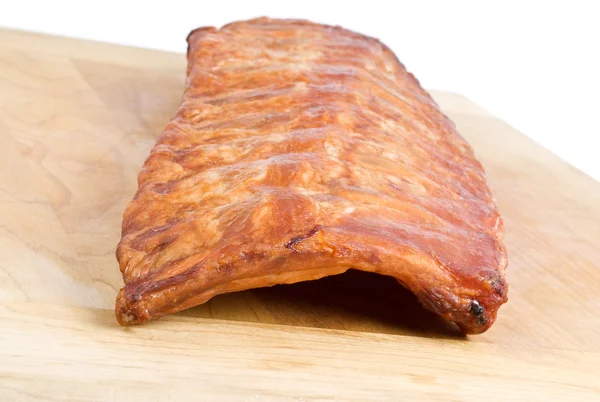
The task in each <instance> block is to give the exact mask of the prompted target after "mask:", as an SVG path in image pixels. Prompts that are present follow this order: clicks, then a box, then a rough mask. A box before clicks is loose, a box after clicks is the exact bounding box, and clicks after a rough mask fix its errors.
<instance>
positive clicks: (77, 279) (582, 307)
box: [0, 30, 600, 401]
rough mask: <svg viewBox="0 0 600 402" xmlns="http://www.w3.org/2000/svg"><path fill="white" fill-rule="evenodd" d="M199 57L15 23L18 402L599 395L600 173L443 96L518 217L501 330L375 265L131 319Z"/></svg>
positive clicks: (3, 378)
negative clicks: (437, 309)
mask: <svg viewBox="0 0 600 402" xmlns="http://www.w3.org/2000/svg"><path fill="white" fill-rule="evenodd" d="M182 40H184V38H182ZM185 65H186V62H185V56H184V55H181V54H171V53H164V52H158V51H151V50H142V49H135V48H128V47H121V46H115V45H109V44H102V43H94V42H89V41H81V40H74V39H65V38H59V37H52V36H44V35H38V34H31V33H23V32H17V31H11V30H0V388H1V389H0V395H2V396H1V397H0V399H1V400H2V401H7V400H32V401H35V400H48V399H51V400H57V401H66V400H111V401H112V400H128V401H131V400H185V399H192V400H202V401H210V400H214V401H224V400H233V401H325V400H327V401H329V400H340V401H355V400H373V401H398V400H407V399H413V398H415V397H421V398H424V399H439V400H444V401H447V400H484V399H485V400H506V399H508V398H515V399H522V400H534V399H535V400H553V399H554V400H568V399H570V400H576V401H580V400H584V399H589V400H600V184H599V183H597V182H595V181H593V180H592V179H591V178H589V177H587V176H586V175H584V174H582V173H581V172H579V171H577V170H576V169H574V168H573V167H571V166H569V165H568V164H567V163H565V162H564V161H562V160H560V159H558V158H557V157H556V156H554V155H552V154H551V153H550V152H548V151H546V150H545V149H543V148H542V147H540V146H539V145H537V144H535V143H534V142H532V141H531V140H529V139H528V138H527V137H525V136H523V135H522V134H520V133H518V132H517V131H516V130H514V129H513V128H511V127H510V126H509V125H507V124H506V123H504V122H502V121H500V120H498V119H497V118H495V117H493V116H491V115H489V114H488V113H486V112H485V111H484V110H482V109H481V108H479V107H477V106H476V105H474V104H473V103H471V102H470V101H468V100H467V99H465V98H464V97H462V96H460V95H456V94H449V93H434V96H435V98H436V99H437V100H438V101H439V103H440V105H441V106H442V108H443V109H444V111H445V112H446V113H447V114H448V115H449V116H450V117H451V118H452V119H453V120H454V121H455V122H456V124H457V126H458V128H459V131H460V132H461V133H462V134H463V135H464V136H465V137H466V138H467V139H468V141H469V142H470V143H471V144H472V145H473V147H474V148H475V151H476V154H477V155H478V156H479V158H480V159H481V161H482V163H483V164H484V166H485V168H486V170H487V172H488V176H489V183H490V186H491V187H492V190H493V191H494V193H495V195H496V197H497V200H498V205H499V208H500V210H501V212H502V213H503V215H504V218H505V224H506V243H507V247H508V251H509V273H508V279H509V283H510V286H511V287H510V292H509V298H510V301H509V303H508V304H507V305H505V306H504V307H502V308H501V310H500V315H499V319H498V321H497V323H496V324H495V325H494V326H493V327H492V329H491V330H490V331H488V332H487V333H485V334H483V335H480V336H472V337H464V336H461V335H460V334H459V333H458V332H457V331H456V329H455V328H454V327H453V326H452V325H449V324H446V323H444V322H443V321H442V320H440V319H438V318H437V317H436V316H435V315H433V314H431V313H428V312H426V311H425V310H423V309H422V308H421V307H420V306H419V305H418V303H417V302H416V300H415V298H414V297H413V296H412V295H411V294H410V293H409V292H407V291H405V290H404V289H403V288H402V287H401V286H399V285H398V284H397V283H396V282H395V281H394V280H391V279H389V278H386V277H380V276H377V275H372V274H365V273H361V272H348V273H346V274H343V275H340V276H337V277H330V278H326V279H323V280H320V281H316V282H307V283H300V284H296V285H290V286H278V287H273V288H268V289H260V290H255V291H248V292H241V293H235V294H230V295H223V296H219V297H216V298H215V299H213V300H211V301H210V302H209V303H206V304H205V305H203V306H200V307H197V308H194V309H192V310H189V311H186V312H183V313H181V314H178V315H175V316H172V317H166V318H164V319H161V320H159V321H156V322H153V323H150V324H148V325H145V326H139V327H131V328H121V327H119V326H118V325H117V323H116V321H115V318H114V313H113V310H112V309H113V305H114V299H115V296H116V293H117V291H118V289H119V288H120V287H121V286H122V280H121V277H120V273H119V269H118V266H117V263H116V260H115V257H114V250H115V245H116V244H117V241H118V239H119V232H120V224H121V214H122V212H123V209H124V207H125V205H126V203H127V202H128V201H129V199H130V198H131V197H132V195H133V193H134V191H135V188H136V176H137V173H138V170H139V168H140V166H141V164H142V162H143V160H144V159H145V157H146V155H147V154H148V152H149V150H150V148H151V147H152V145H153V143H154V141H155V139H156V138H157V136H158V135H159V133H160V132H161V130H162V128H163V126H164V125H165V123H166V122H167V120H168V119H169V118H170V117H171V115H172V114H173V113H174V111H175V109H176V107H177V106H178V103H179V98H180V96H181V93H182V90H183V84H184V79H185ZM417 73H418V72H417ZM417 75H418V74H417ZM515 97H516V98H517V97H518V94H515ZM549 118H551V116H549ZM565 135H568V133H565Z"/></svg>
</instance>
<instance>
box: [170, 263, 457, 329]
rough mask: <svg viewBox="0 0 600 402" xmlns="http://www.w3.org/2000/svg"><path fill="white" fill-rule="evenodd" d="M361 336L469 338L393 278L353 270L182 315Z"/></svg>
mask: <svg viewBox="0 0 600 402" xmlns="http://www.w3.org/2000/svg"><path fill="white" fill-rule="evenodd" d="M180 314H182V315H186V316H195V317H204V318H217V319H227V320H234V321H251V322H262V323H271V324H280V325H292V326H304V327H313V328H327V329H338V330H348V331H358V332H372V333H385V334H399V335H414V336H424V337H432V338H446V339H466V337H465V335H463V334H462V333H461V332H460V330H459V329H458V328H457V327H456V325H454V324H452V323H449V322H447V321H445V320H444V319H442V318H440V317H439V316H437V315H436V314H434V313H432V312H430V311H428V310H425V309H424V308H423V307H422V306H421V305H420V304H419V302H418V300H417V298H416V296H415V295H414V294H413V293H412V292H410V291H409V290H407V289H406V288H404V287H403V286H402V285H400V284H399V283H398V282H397V281H396V280H395V279H394V278H392V277H389V276H384V275H379V274H374V273H369V272H362V271H357V270H349V271H348V272H346V273H344V274H340V275H335V276H329V277H326V278H323V279H319V280H316V281H307V282H300V283H296V284H292V285H277V286H273V287H268V288H259V289H252V290H248V291H244V292H236V293H230V294H224V295H219V296H217V297H215V298H213V299H211V300H210V301H209V302H207V303H205V304H204V305H201V306H198V307H195V308H193V309H190V310H187V311H186V312H182V313H180Z"/></svg>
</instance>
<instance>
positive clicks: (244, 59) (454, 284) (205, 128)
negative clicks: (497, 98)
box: [116, 18, 507, 333]
mask: <svg viewBox="0 0 600 402" xmlns="http://www.w3.org/2000/svg"><path fill="white" fill-rule="evenodd" d="M188 44H189V49H188V71H187V73H188V79H187V87H186V90H185V94H184V96H183V100H182V103H181V106H180V108H179V109H178V111H177V113H176V115H175V117H174V118H173V119H172V120H171V121H170V122H169V123H168V125H167V127H166V128H165V130H164V132H163V134H162V135H161V136H160V138H159V140H158V142H157V144H156V146H155V147H154V149H153V150H152V152H151V153H150V156H149V157H148V159H147V160H146V162H145V163H144V166H143V168H142V170H141V173H140V175H139V178H138V182H139V188H138V191H137V193H136V195H135V198H134V199H133V200H132V201H131V203H130V204H129V206H128V207H127V209H126V211H125V214H124V219H123V227H122V239H121V242H120V243H119V246H118V249H117V258H118V260H119V263H120V268H121V272H122V274H123V278H124V281H125V287H124V288H123V289H122V290H121V291H120V293H119V295H118V297H117V303H116V314H117V319H118V321H119V322H120V323H121V324H123V325H125V324H135V323H143V322H146V321H148V320H150V319H154V318H157V317H160V316H163V315H165V314H170V313H175V312H177V311H180V310H183V309H186V308H189V307H192V306H196V305H198V304H201V303H204V302H206V301H207V300H209V299H210V298H211V297H213V296H215V295H218V294H221V293H226V292H234V291H239V290H243V289H250V288H257V287H264V286H272V285H276V284H289V283H294V282H299V281H307V280H314V279H319V278H322V277H324V276H328V275H335V274H339V273H342V272H344V271H346V270H348V269H350V268H355V269H358V270H363V271H370V272H376V273H380V274H383V275H389V276H393V277H395V278H396V279H397V280H398V281H399V282H400V283H401V284H402V285H404V286H405V287H407V288H408V289H410V290H411V291H413V292H414V293H415V294H416V296H417V297H418V299H419V300H420V302H421V303H422V305H423V306H425V307H426V308H427V309H430V310H432V311H434V312H436V313H438V314H440V315H441V316H442V317H444V318H445V319H447V320H450V321H453V322H455V323H456V324H457V325H458V326H459V327H460V328H461V329H462V330H463V331H464V332H465V333H481V332H483V331H485V330H486V329H487V328H489V327H490V326H491V325H492V323H493V322H494V320H495V318H496V313H497V310H498V308H499V306H500V305H501V304H502V303H504V302H505V301H506V299H507V298H506V293H507V285H506V281H505V268H506V264H507V257H506V251H505V248H504V245H503V243H502V238H503V226H502V220H501V218H500V215H499V214H498V212H497V210H496V206H495V202H494V199H493V197H492V194H491V192H490V190H489V189H488V187H487V185H486V179H485V175H484V172H483V169H482V167H481V165H480V164H479V162H478V161H477V160H476V159H475V157H474V155H473V151H472V150H471V148H470V147H469V145H468V144H467V143H466V142H465V141H464V140H463V138H462V137H461V136H460V135H459V134H458V133H457V131H456V129H455V126H454V124H453V123H452V122H451V121H450V120H449V119H448V118H447V117H446V116H444V115H443V114H442V113H441V112H440V110H439V108H438V106H437V105H436V103H435V102H434V101H433V100H432V99H431V97H430V96H429V94H428V93H427V92H425V91H424V90H423V89H422V88H421V87H420V85H419V83H418V81H417V80H416V79H415V78H414V77H413V76H412V75H411V74H409V73H408V72H407V71H406V70H405V68H404V66H403V65H402V64H401V63H400V62H399V61H398V60H397V58H396V57H395V56H394V54H393V53H392V52H391V51H390V50H389V49H388V48H387V47H385V46H384V45H383V44H381V43H380V42H379V41H377V40H376V39H373V38H369V37H366V36H363V35H359V34H357V33H354V32H350V31H348V30H345V29H342V28H339V27H331V26H325V25H319V24H314V23H310V22H308V21H298V20H271V19H266V18H260V19H256V20H251V21H244V22H236V23H233V24H230V25H227V26H225V27H223V28H221V29H215V28H200V29H197V30H195V31H193V32H192V33H191V34H190V36H189V37H188ZM390 308H393V306H391V307H390Z"/></svg>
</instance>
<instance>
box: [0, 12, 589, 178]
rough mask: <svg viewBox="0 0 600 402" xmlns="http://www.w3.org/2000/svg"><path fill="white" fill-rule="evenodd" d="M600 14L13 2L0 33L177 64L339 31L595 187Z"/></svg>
mask: <svg viewBox="0 0 600 402" xmlns="http://www.w3.org/2000/svg"><path fill="white" fill-rule="evenodd" d="M599 3H600V2H596V1H593V0H589V1H566V0H565V1H554V2H553V1H539V2H537V1H527V0H522V1H410V2H409V1H386V2H384V1H375V0H371V1H361V2H351V1H325V0H321V1H294V2H289V1H258V0H253V1H221V0H211V1H200V0H196V1H168V2H156V3H152V2H150V1H145V2H141V1H132V2H125V1H124V0H121V1H91V2H72V3H71V2H66V1H56V0H54V1H43V2H42V1H28V0H15V1H7V2H4V3H3V4H2V5H0V26H4V27H12V28H18V29H25V30H32V31H39V32H46V33H53V34H59V35H67V36H73V37H80V38H87V39H95V40H99V41H106V42H113V43H120V44H125V45H133V46H139V47H147V48H154V49H161V50H168V51H174V52H185V50H186V42H185V38H186V36H187V34H188V32H189V31H190V30H191V29H193V28H196V27H198V26H206V25H214V26H221V25H223V24H225V23H228V22H231V21H234V20H239V19H247V18H252V17H257V16H262V15H266V16H270V17H287V18H307V19H311V20H314V21H316V22H323V23H328V24H333V25H341V26H344V27H346V28H349V29H352V30H355V31H359V32H361V33H365V34H367V35H369V36H374V37H377V38H379V39H381V40H382V41H383V42H384V43H386V44H387V45H388V46H389V47H391V48H392V50H393V51H394V52H395V53H396V54H397V55H398V57H399V58H400V60H401V61H402V62H404V64H405V65H406V66H407V68H408V69H409V70H410V71H412V72H413V73H414V74H415V75H416V76H417V78H419V80H420V81H421V83H422V84H423V86H425V87H426V88H427V89H438V90H447V91H453V92H458V93H462V94H464V95H466V96H467V97H468V98H470V99H471V100H473V101H474V102H475V103H477V104H478V105H480V106H482V107H483V108H485V109H487V110H488V111H490V112H491V113H492V114H494V115H496V116H498V117H500V118H502V119H503V120H505V121H507V122H508V123H510V124H511V125H513V126H514V127H516V128H517V129H519V130H520V131H522V132H523V133H525V134H526V135H528V136H530V137H531V138H533V139H534V140H535V141H537V142H538V143H540V144H542V145H543V146H545V147H546V148H548V149H550V150H551V151H552V152H554V153H556V154H557V155H559V156H560V157H562V158H563V159H566V160H567V161H569V162H570V163H571V164H573V165H574V166H576V167H578V168H579V169H581V170H582V171H584V172H586V173H587V174H589V175H590V176H592V177H594V178H595V179H596V180H599V181H600V156H599V155H598V153H599V152H600V149H599V148H600V143H599V140H598V138H599V137H600V100H599V97H600V78H599V77H600V4H599ZM0 90H1V88H0Z"/></svg>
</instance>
